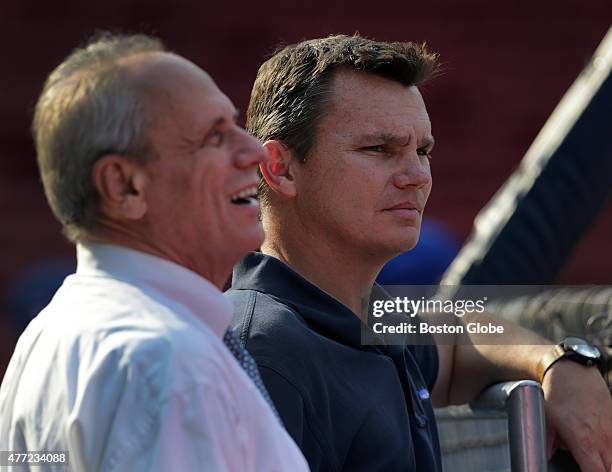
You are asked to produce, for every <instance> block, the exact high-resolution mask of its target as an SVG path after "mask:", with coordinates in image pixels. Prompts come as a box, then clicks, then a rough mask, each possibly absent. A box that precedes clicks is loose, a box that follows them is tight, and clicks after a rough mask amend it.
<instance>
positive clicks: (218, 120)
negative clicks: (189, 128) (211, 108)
mask: <svg viewBox="0 0 612 472" xmlns="http://www.w3.org/2000/svg"><path fill="white" fill-rule="evenodd" d="M239 117H240V110H238V109H237V108H235V109H234V112H233V113H232V118H233V120H234V122H236V121H238V118H239ZM225 121H226V119H225V117H224V116H219V117H217V118H215V119H214V120H213V121H212V123H211V124H210V126H209V127H208V129H213V128H214V127H215V126H219V125H220V124H223V123H225Z"/></svg>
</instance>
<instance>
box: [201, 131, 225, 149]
mask: <svg viewBox="0 0 612 472" xmlns="http://www.w3.org/2000/svg"><path fill="white" fill-rule="evenodd" d="M223 136H224V134H223V132H222V131H221V130H218V129H216V130H213V131H211V132H210V133H209V134H208V136H206V141H205V143H204V144H205V145H207V146H214V147H218V146H221V145H222V144H223Z"/></svg>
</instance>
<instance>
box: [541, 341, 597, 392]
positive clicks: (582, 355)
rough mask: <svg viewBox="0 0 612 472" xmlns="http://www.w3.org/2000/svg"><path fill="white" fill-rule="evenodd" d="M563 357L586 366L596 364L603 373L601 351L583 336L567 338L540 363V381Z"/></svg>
mask: <svg viewBox="0 0 612 472" xmlns="http://www.w3.org/2000/svg"><path fill="white" fill-rule="evenodd" d="M561 359H567V360H570V361H573V362H577V363H579V364H582V365H584V366H587V367H588V366H596V367H597V368H598V369H599V371H600V372H601V373H602V375H603V374H604V373H603V369H604V365H603V364H604V362H603V361H604V359H603V355H602V353H601V351H600V350H599V349H598V348H597V347H595V346H593V345H592V344H590V343H589V342H588V341H586V340H585V339H582V338H576V337H569V338H565V339H564V340H563V341H561V342H560V343H559V344H557V345H556V346H555V347H554V348H553V349H552V350H551V351H549V352H548V353H547V354H546V355H545V356H544V357H543V358H542V359H541V360H540V362H539V363H538V366H537V371H538V378H539V379H540V383H542V382H543V381H544V375H546V372H548V369H550V368H551V367H552V366H553V365H555V364H556V363H557V362H558V361H560V360H561Z"/></svg>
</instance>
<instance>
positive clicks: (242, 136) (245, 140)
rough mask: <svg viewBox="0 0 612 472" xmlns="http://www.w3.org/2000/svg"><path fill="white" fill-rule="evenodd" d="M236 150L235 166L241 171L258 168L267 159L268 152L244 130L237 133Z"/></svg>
mask: <svg viewBox="0 0 612 472" xmlns="http://www.w3.org/2000/svg"><path fill="white" fill-rule="evenodd" d="M238 134H239V136H238V143H239V145H238V149H237V150H236V153H235V157H234V160H235V164H236V166H237V167H239V168H241V169H246V168H249V167H253V166H258V165H259V164H261V163H262V162H263V161H265V160H266V159H267V158H268V152H267V151H266V149H265V148H264V147H263V146H262V145H261V143H260V142H259V141H258V140H257V139H256V138H254V137H253V136H251V135H250V134H249V133H247V132H246V131H245V130H244V129H242V128H241V129H240V130H239V131H238Z"/></svg>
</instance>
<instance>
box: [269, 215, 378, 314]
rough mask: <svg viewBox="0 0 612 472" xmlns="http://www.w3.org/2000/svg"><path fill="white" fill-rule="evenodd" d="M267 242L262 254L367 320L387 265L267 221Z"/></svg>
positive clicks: (288, 227) (321, 238)
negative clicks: (372, 296)
mask: <svg viewBox="0 0 612 472" xmlns="http://www.w3.org/2000/svg"><path fill="white" fill-rule="evenodd" d="M264 228H265V232H266V240H265V241H264V243H263V245H262V247H261V252H262V253H264V254H266V255H269V256H273V257H276V258H277V259H280V260H281V261H283V262H284V263H286V264H287V265H288V266H289V267H291V268H292V269H293V270H295V271H296V272H297V273H299V274H300V275H301V276H302V277H304V278H305V279H307V280H308V281H310V282H311V283H313V284H314V285H316V286H317V287H319V288H320V289H321V290H323V291H324V292H326V293H327V294H328V295H331V296H332V297H334V298H335V299H336V300H338V301H340V302H341V303H343V304H344V305H345V306H347V307H348V308H349V309H350V310H351V311H353V313H355V314H356V315H357V316H359V318H361V319H362V320H365V319H366V317H367V309H366V307H365V306H364V302H367V301H368V300H369V297H370V292H371V290H372V286H373V284H374V281H375V280H376V276H377V275H378V272H379V271H380V269H381V267H382V265H383V263H384V262H380V261H375V260H373V259H369V258H368V257H367V256H364V255H363V254H358V253H356V251H355V250H352V248H349V247H347V246H346V245H341V244H338V243H337V242H335V241H329V240H326V239H324V238H323V237H321V235H316V237H315V235H314V234H313V233H312V232H310V231H308V230H303V231H302V230H296V229H295V227H293V226H292V225H289V224H283V225H279V224H274V223H272V222H270V221H269V220H268V221H266V219H265V218H264Z"/></svg>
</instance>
